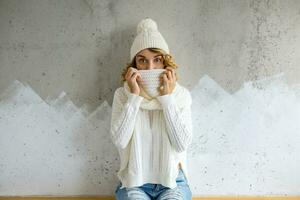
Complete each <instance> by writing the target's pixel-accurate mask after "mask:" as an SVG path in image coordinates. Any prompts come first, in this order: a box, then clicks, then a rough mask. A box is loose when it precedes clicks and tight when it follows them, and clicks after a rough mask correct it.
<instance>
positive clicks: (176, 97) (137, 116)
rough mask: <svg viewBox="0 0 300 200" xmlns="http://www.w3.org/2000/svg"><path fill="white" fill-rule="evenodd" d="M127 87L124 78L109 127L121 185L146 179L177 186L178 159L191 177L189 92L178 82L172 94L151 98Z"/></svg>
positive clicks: (115, 98) (116, 92) (126, 185)
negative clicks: (116, 153) (188, 149)
mask: <svg viewBox="0 0 300 200" xmlns="http://www.w3.org/2000/svg"><path fill="white" fill-rule="evenodd" d="M128 88H129V87H128V85H127V84H126V82H125V83H124V87H120V88H118V89H117V90H116V91H115V93H114V98H113V104H112V117H111V129H110V133H111V139H112V141H113V143H114V144H115V145H116V147H117V149H118V152H119V155H120V161H121V163H120V169H119V171H118V173H117V176H118V178H119V180H120V181H121V182H122V188H123V187H136V186H141V185H143V184H145V183H156V184H162V185H164V186H166V187H169V188H175V187H176V186H177V185H176V177H177V175H178V163H179V162H180V163H181V166H182V169H183V171H184V173H185V175H186V177H187V179H188V177H189V175H188V171H187V167H186V164H187V163H186V162H187V161H186V150H187V147H188V145H189V144H190V142H191V140H192V120H191V104H192V99H191V95H190V92H189V91H188V90H187V89H186V88H184V87H182V86H180V85H179V84H178V83H176V87H175V90H174V91H173V93H172V94H168V95H163V96H158V97H157V98H154V99H152V100H148V99H146V98H144V97H142V96H139V95H135V94H132V93H130V91H129V89H128ZM158 104H159V105H158Z"/></svg>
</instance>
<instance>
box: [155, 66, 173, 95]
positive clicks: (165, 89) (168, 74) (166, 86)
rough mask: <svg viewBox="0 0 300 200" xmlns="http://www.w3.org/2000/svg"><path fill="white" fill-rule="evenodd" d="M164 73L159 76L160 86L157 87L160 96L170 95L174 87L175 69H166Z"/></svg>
mask: <svg viewBox="0 0 300 200" xmlns="http://www.w3.org/2000/svg"><path fill="white" fill-rule="evenodd" d="M165 69H166V71H165V72H163V74H162V75H161V77H160V79H161V83H162V84H161V86H160V87H159V90H160V94H161V95H166V94H171V93H172V92H173V90H174V88H175V85H176V75H175V73H176V72H175V69H174V68H172V67H166V68H165Z"/></svg>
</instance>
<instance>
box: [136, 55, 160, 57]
mask: <svg viewBox="0 0 300 200" xmlns="http://www.w3.org/2000/svg"><path fill="white" fill-rule="evenodd" d="M159 56H162V55H156V56H154V58H156V57H159ZM136 57H143V58H146V57H145V56H143V55H137V56H136Z"/></svg>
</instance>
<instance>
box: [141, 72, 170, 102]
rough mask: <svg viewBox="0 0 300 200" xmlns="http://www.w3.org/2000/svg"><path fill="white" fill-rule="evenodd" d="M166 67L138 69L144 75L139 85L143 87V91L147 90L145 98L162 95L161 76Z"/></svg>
mask: <svg viewBox="0 0 300 200" xmlns="http://www.w3.org/2000/svg"><path fill="white" fill-rule="evenodd" d="M165 71H166V70H165V69H151V70H138V72H139V74H140V75H141V77H142V80H141V82H140V83H139V85H140V86H141V87H142V89H143V92H146V93H147V95H145V96H144V97H145V98H148V99H149V97H150V99H152V98H155V97H157V96H159V95H160V91H159V87H160V85H161V80H160V76H161V75H162V73H163V72H165Z"/></svg>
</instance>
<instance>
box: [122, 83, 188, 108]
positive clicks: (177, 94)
mask: <svg viewBox="0 0 300 200" xmlns="http://www.w3.org/2000/svg"><path fill="white" fill-rule="evenodd" d="M123 86H124V91H125V93H126V95H127V97H129V95H130V88H129V86H128V83H127V81H125V82H124V85H123ZM140 89H141V91H140V96H142V97H143V100H142V102H141V104H140V108H143V109H146V110H162V109H163V107H162V105H161V103H160V102H159V100H158V99H157V98H152V97H150V96H149V95H147V93H146V92H145V91H144V90H143V88H142V87H140ZM171 95H173V96H174V98H175V102H176V104H177V105H179V106H181V105H183V104H184V99H185V98H184V88H183V87H182V86H181V85H180V84H179V83H178V82H176V85H175V88H174V90H173V92H172V94H171Z"/></svg>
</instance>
